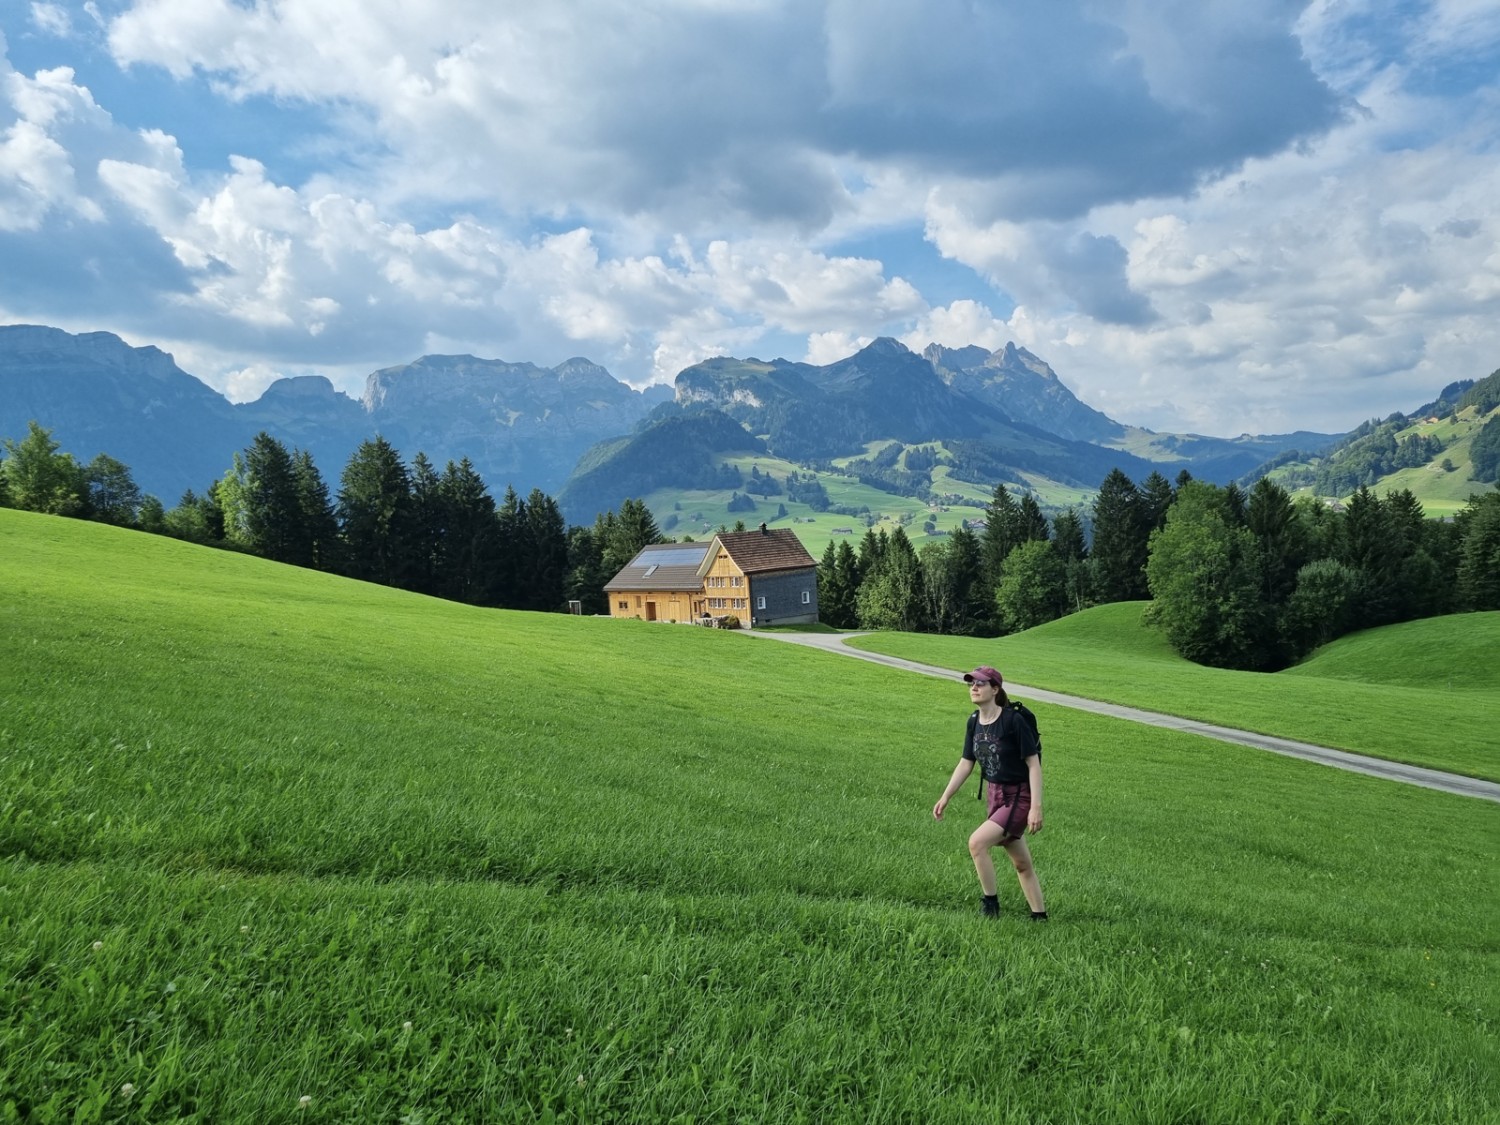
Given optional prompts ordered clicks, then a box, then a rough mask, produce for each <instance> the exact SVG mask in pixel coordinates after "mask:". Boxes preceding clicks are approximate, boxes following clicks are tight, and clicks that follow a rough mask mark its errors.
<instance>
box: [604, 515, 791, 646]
mask: <svg viewBox="0 0 1500 1125" xmlns="http://www.w3.org/2000/svg"><path fill="white" fill-rule="evenodd" d="M604 593H605V595H606V596H607V597H608V598H609V613H610V616H611V617H632V618H638V619H640V620H642V621H676V622H690V621H701V620H704V619H705V618H706V619H708V620H714V619H719V618H723V617H726V616H728V615H730V614H733V615H734V616H735V617H737V618H738V619H739V621H740V624H742V625H749V626H752V627H754V626H757V625H811V624H816V622H817V620H818V564H817V562H816V561H814V559H813V557H812V556H811V555H810V554H808V553H807V548H806V547H804V546H802V541H801V540H800V539H798V538H797V536H796V535H795V534H794V533H793V532H792V531H791V530H790V529H789V528H775V529H768V528H767V527H766V525H765V524H761V525H760V528H759V529H758V530H756V531H733V532H724V533H721V534H718V535H715V536H714V537H713V538H712V539H710V540H709V541H708V542H706V543H656V544H652V545H651V546H649V547H645V548H642V550H641V552H640V553H639V554H638V555H636V556H635V558H633V559H631V560H630V562H629V563H627V564H626V565H625V566H624V567H623V568H622V569H621V571H620V573H619V574H617V575H615V576H614V577H613V578H611V579H610V580H609V581H608V582H606V583H605V584H604Z"/></svg>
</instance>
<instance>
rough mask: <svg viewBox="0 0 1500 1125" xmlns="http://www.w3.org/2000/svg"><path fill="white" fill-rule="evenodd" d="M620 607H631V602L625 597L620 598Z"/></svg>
mask: <svg viewBox="0 0 1500 1125" xmlns="http://www.w3.org/2000/svg"><path fill="white" fill-rule="evenodd" d="M620 608H621V609H629V608H630V603H629V602H628V601H626V600H625V599H624V598H621V599H620Z"/></svg>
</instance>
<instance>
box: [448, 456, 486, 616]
mask: <svg viewBox="0 0 1500 1125" xmlns="http://www.w3.org/2000/svg"><path fill="white" fill-rule="evenodd" d="M438 494H439V498H440V501H441V504H442V508H443V525H444V527H445V528H446V531H447V536H446V540H445V548H446V549H445V552H444V562H445V566H444V568H443V573H442V586H441V592H442V596H443V597H445V598H451V599H452V600H454V601H460V602H469V603H470V604H473V605H482V604H485V602H486V601H487V599H488V597H489V594H490V576H491V575H492V573H493V572H494V569H495V565H496V558H497V554H498V551H499V539H500V528H499V525H498V523H497V522H496V517H495V500H494V498H493V497H492V496H490V494H489V490H488V489H487V488H486V487H485V484H484V480H483V479H482V478H481V477H480V476H479V474H478V473H477V472H476V471H475V469H474V465H473V463H472V462H471V461H470V460H469V459H468V458H467V457H465V458H464V459H463V460H461V461H460V462H458V464H456V465H455V464H454V463H453V462H452V461H449V462H448V465H447V467H446V468H445V469H444V470H443V478H442V480H441V482H440V483H439V485H438Z"/></svg>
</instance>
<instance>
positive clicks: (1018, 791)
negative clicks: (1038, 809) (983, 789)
mask: <svg viewBox="0 0 1500 1125" xmlns="http://www.w3.org/2000/svg"><path fill="white" fill-rule="evenodd" d="M1030 815H1031V786H1030V785H1027V784H1026V783H1025V782H1022V783H1020V784H1019V785H1004V784H1002V785H993V784H992V785H991V786H990V815H989V817H988V819H989V820H992V821H994V822H995V823H996V824H998V825H999V826H1000V827H1001V828H1003V829H1005V839H1006V840H1007V841H1009V840H1019V839H1020V838H1021V837H1022V836H1024V835H1025V834H1026V818H1027V817H1028V816H1030Z"/></svg>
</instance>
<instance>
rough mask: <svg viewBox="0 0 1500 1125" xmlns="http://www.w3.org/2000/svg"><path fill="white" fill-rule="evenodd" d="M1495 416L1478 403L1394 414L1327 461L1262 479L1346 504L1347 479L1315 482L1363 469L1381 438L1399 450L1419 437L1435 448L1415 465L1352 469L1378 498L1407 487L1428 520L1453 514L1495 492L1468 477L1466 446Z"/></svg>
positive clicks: (1295, 464) (1296, 465) (1284, 468)
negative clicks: (1340, 483) (1333, 484)
mask: <svg viewBox="0 0 1500 1125" xmlns="http://www.w3.org/2000/svg"><path fill="white" fill-rule="evenodd" d="M1491 378H1492V379H1493V376H1492V377H1491ZM1496 417H1500V408H1497V407H1490V408H1488V409H1486V408H1484V407H1482V406H1481V405H1478V404H1476V405H1470V406H1466V407H1462V408H1459V409H1456V410H1452V411H1451V412H1450V411H1448V410H1443V411H1440V412H1439V413H1435V414H1422V415H1419V416H1416V417H1412V418H1408V419H1404V420H1403V419H1399V416H1398V420H1396V421H1387V422H1385V423H1381V424H1379V426H1378V427H1376V432H1375V433H1374V434H1372V435H1369V436H1368V437H1367V438H1366V439H1365V441H1364V442H1362V443H1361V442H1359V441H1358V439H1356V440H1355V441H1354V442H1353V443H1351V444H1350V445H1348V446H1345V447H1342V448H1339V449H1337V450H1335V451H1334V452H1333V453H1331V454H1330V455H1329V456H1328V457H1318V458H1312V459H1308V460H1301V461H1288V462H1283V463H1281V464H1278V465H1277V466H1276V467H1275V468H1273V469H1270V470H1269V471H1267V472H1266V473H1264V475H1265V476H1268V477H1270V478H1271V479H1272V480H1274V481H1276V482H1277V483H1278V484H1280V485H1282V486H1283V487H1285V488H1286V489H1287V490H1288V491H1290V492H1292V494H1293V495H1312V496H1323V497H1326V498H1328V499H1335V500H1347V499H1348V498H1349V496H1350V495H1351V494H1352V493H1353V491H1354V487H1351V486H1349V485H1348V483H1347V481H1346V482H1345V487H1341V488H1333V489H1329V488H1326V487H1323V486H1322V485H1320V484H1319V483H1318V481H1319V480H1320V479H1321V478H1323V477H1327V476H1329V475H1330V474H1333V475H1337V474H1338V473H1339V472H1340V470H1341V469H1342V468H1343V467H1344V466H1345V465H1348V464H1350V463H1357V465H1358V466H1362V465H1363V463H1364V460H1363V459H1364V458H1367V457H1368V450H1367V449H1366V448H1365V447H1366V446H1368V444H1369V442H1370V441H1374V440H1381V441H1385V442H1387V443H1388V444H1394V445H1395V446H1398V447H1399V446H1401V445H1403V444H1405V443H1408V442H1411V441H1413V440H1416V439H1421V440H1425V441H1426V442H1428V443H1429V444H1430V445H1432V446H1434V448H1433V451H1432V452H1431V453H1430V455H1423V457H1422V458H1421V461H1420V463H1419V464H1413V465H1407V466H1406V467H1402V468H1394V469H1390V470H1383V471H1375V472H1373V473H1370V472H1368V471H1366V470H1363V469H1362V468H1358V467H1356V468H1354V469H1353V470H1351V471H1352V472H1353V475H1354V476H1356V477H1358V478H1359V479H1361V480H1363V483H1365V484H1366V486H1367V487H1369V488H1370V489H1371V490H1372V491H1373V492H1375V493H1376V494H1377V495H1380V496H1383V495H1385V493H1387V492H1391V491H1397V490H1400V489H1407V490H1409V491H1410V492H1411V494H1412V495H1413V496H1415V497H1416V498H1417V499H1418V500H1420V501H1421V503H1422V510H1423V511H1424V512H1426V513H1427V515H1428V516H1429V517H1436V516H1451V515H1453V514H1454V513H1455V512H1458V511H1460V510H1461V509H1462V508H1463V507H1464V505H1465V504H1467V503H1468V500H1469V497H1470V496H1472V495H1474V494H1476V493H1484V492H1489V491H1491V490H1492V489H1494V488H1495V485H1494V483H1492V482H1491V483H1483V482H1480V481H1476V480H1472V479H1470V478H1471V475H1472V473H1473V468H1474V467H1473V462H1472V461H1471V459H1470V447H1471V445H1472V444H1473V441H1474V438H1475V437H1476V436H1477V435H1478V433H1479V431H1480V430H1481V429H1482V428H1483V427H1484V425H1485V423H1486V422H1488V421H1490V420H1491V419H1494V418H1496ZM1356 433H1358V431H1356ZM1437 446H1441V448H1436V447H1437Z"/></svg>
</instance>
